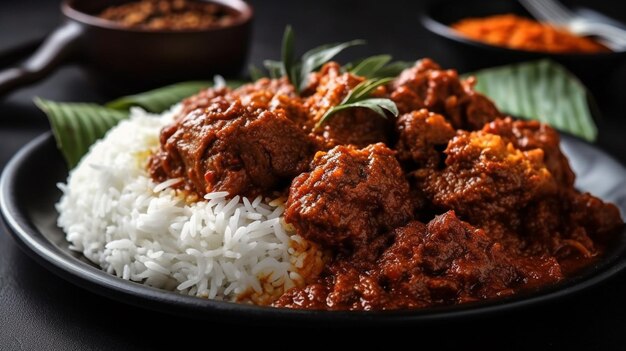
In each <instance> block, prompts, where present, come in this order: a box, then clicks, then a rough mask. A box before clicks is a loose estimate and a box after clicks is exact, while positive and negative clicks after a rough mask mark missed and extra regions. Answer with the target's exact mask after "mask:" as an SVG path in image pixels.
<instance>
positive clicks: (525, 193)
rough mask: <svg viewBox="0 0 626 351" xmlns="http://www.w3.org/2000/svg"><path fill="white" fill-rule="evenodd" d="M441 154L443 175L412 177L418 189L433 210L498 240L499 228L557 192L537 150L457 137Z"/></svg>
mask: <svg viewBox="0 0 626 351" xmlns="http://www.w3.org/2000/svg"><path fill="white" fill-rule="evenodd" d="M445 154H446V156H447V157H446V160H445V168H444V169H443V170H441V171H439V170H437V169H421V170H418V171H416V172H415V173H414V175H415V177H416V178H417V180H418V187H421V188H422V189H423V192H424V193H425V194H426V195H427V197H428V198H429V199H430V200H431V201H432V202H433V204H434V205H435V206H437V207H439V208H441V209H453V210H455V211H456V212H457V214H459V215H460V216H461V218H463V219H465V220H467V221H469V222H470V223H472V224H474V225H478V226H480V227H481V228H489V230H488V231H489V233H490V234H491V235H492V236H493V237H494V238H496V239H501V238H502V236H503V234H502V231H501V230H500V229H499V227H500V223H502V222H504V223H518V222H519V221H520V218H519V216H518V209H519V208H524V207H526V206H528V205H529V204H530V203H532V202H533V201H536V200H537V199H540V198H543V197H545V196H546V195H548V194H556V193H557V190H558V188H557V184H556V182H555V180H554V178H553V177H552V175H551V174H550V172H549V171H548V169H546V167H545V165H544V163H543V151H542V150H540V149H535V150H530V151H520V150H518V149H515V148H514V147H513V145H512V144H511V143H506V142H505V141H504V140H503V139H502V138H501V137H500V136H498V135H495V134H489V133H484V132H471V133H470V132H460V133H459V134H458V135H457V136H456V137H454V138H453V139H452V140H451V141H450V143H449V144H448V147H447V148H446V150H445Z"/></svg>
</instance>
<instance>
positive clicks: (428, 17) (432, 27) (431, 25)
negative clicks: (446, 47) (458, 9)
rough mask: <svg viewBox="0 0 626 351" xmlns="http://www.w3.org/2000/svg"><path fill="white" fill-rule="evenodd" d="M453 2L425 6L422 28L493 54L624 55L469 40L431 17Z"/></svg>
mask: <svg viewBox="0 0 626 351" xmlns="http://www.w3.org/2000/svg"><path fill="white" fill-rule="evenodd" d="M454 2H455V0H448V1H436V2H431V3H430V4H429V5H428V6H426V8H425V10H424V11H423V12H422V13H421V14H420V16H419V17H420V22H421V23H422V26H424V28H426V29H427V30H429V31H430V32H432V33H434V34H436V35H439V36H441V37H444V38H446V39H449V40H452V41H455V42H458V43H462V44H465V45H469V46H473V47H478V48H481V49H486V50H491V51H493V52H500V53H509V54H512V53H513V54H526V55H535V56H544V57H545V56H548V57H552V58H556V59H559V58H570V59H571V58H580V59H597V58H605V57H615V56H616V55H626V49H624V50H622V51H609V52H599V53H571V54H566V53H553V52H548V51H531V50H520V49H514V48H510V47H506V46H498V45H491V44H488V43H485V42H482V41H479V40H475V39H472V38H469V37H467V36H465V35H462V34H460V33H459V32H457V31H455V30H454V29H452V27H450V25H448V24H446V23H443V22H441V21H439V20H437V19H435V17H433V15H432V12H433V8H435V7H441V6H445V5H450V4H453V3H454ZM467 17H468V18H469V17H476V16H467Z"/></svg>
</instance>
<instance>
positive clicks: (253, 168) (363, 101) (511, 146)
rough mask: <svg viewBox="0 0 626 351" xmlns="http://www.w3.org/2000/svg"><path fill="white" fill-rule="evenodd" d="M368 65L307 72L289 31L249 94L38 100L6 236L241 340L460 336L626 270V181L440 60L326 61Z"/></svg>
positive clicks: (82, 274)
mask: <svg viewBox="0 0 626 351" xmlns="http://www.w3.org/2000/svg"><path fill="white" fill-rule="evenodd" d="M357 44H360V42H359V41H352V42H347V43H339V44H334V45H326V46H323V47H320V48H317V49H313V50H310V51H308V52H307V53H305V54H304V55H303V56H302V58H301V59H295V56H294V54H293V34H292V32H291V31H290V30H287V31H286V35H285V38H284V39H283V57H282V61H281V62H274V61H268V62H267V68H268V71H269V72H268V75H269V77H258V78H256V79H254V80H253V81H252V82H250V83H246V84H243V85H240V86H238V87H232V86H228V85H227V84H225V82H224V81H222V80H219V79H218V80H217V82H216V84H215V86H213V87H210V88H203V89H201V90H200V89H199V88H198V87H197V85H191V86H193V87H194V91H193V92H192V93H189V94H187V90H186V89H187V88H189V87H190V85H179V86H177V87H175V89H173V90H172V88H164V89H162V90H159V91H157V92H156V93H154V92H153V93H152V94H150V96H146V95H137V96H131V97H127V98H124V99H121V100H117V101H114V102H112V103H110V104H108V105H107V106H97V105H89V104H57V103H52V102H49V101H44V100H40V101H38V104H39V105H40V107H42V109H43V110H44V111H45V112H46V113H47V114H48V115H49V117H50V120H51V123H52V127H53V133H47V134H44V135H42V136H41V137H39V138H37V139H36V140H34V141H32V142H31V143H30V144H28V145H27V146H26V147H25V148H24V149H22V150H21V151H20V152H19V153H18V154H17V155H16V156H15V157H14V158H13V159H12V160H11V162H10V163H9V165H8V166H7V167H6V169H5V171H4V173H3V175H2V179H1V181H0V207H1V209H2V216H3V218H4V220H5V222H6V224H7V226H8V228H9V230H10V232H11V233H13V235H14V237H15V238H16V240H17V241H18V242H19V243H20V244H21V246H22V247H23V248H24V249H25V251H26V252H28V253H29V254H30V255H31V256H33V257H34V258H35V259H36V260H38V261H39V262H40V263H42V264H43V265H44V266H45V267H47V268H48V269H50V270H52V271H54V272H55V273H57V274H59V275H61V276H62V277H64V278H66V279H68V280H70V281H72V282H74V283H76V284H78V285H80V286H82V287H84V288H87V289H89V290H91V291H93V292H95V293H98V294H101V295H104V296H107V297H110V298H113V299H117V300H120V301H123V302H125V303H130V304H134V305H138V306H142V307H145V308H152V309H156V310H159V311H165V312H169V313H175V314H181V315H187V316H193V317H197V318H206V319H231V320H240V321H241V320H243V319H242V318H245V319H246V320H248V321H250V320H257V321H258V320H269V319H273V320H282V321H291V320H300V321H309V322H313V323H315V322H332V323H347V322H348V323H358V322H360V323H387V322H418V321H423V322H425V321H431V320H437V319H444V318H453V317H459V318H460V317H465V316H473V315H478V314H483V313H489V312H495V311H505V310H509V309H514V308H519V307H522V306H528V305H530V304H537V303H541V302H545V301H551V300H554V299H557V298H560V297H562V296H565V295H567V294H571V293H574V292H576V291H580V290H582V289H584V288H587V287H589V286H592V285H594V284H597V283H598V282H600V281H603V280H605V279H607V278H609V277H611V276H612V275H614V274H615V273H617V272H619V271H620V270H622V269H623V268H624V265H625V264H626V261H625V260H624V253H625V251H626V236H625V235H624V234H625V232H624V226H623V220H622V214H623V213H626V187H625V186H624V185H625V184H624V183H625V179H626V170H625V169H624V167H623V166H622V165H620V164H619V163H618V162H616V161H614V160H613V159H612V158H611V157H610V156H608V155H607V154H605V153H604V152H602V151H601V150H599V149H597V148H596V147H594V146H593V145H592V144H589V143H587V142H586V141H583V140H581V139H578V138H576V137H573V136H569V135H567V134H560V133H558V132H557V131H556V130H555V129H553V128H551V127H549V126H548V125H546V124H543V123H540V122H538V121H529V120H521V119H514V118H511V117H509V116H507V115H506V114H505V113H503V112H501V111H500V110H499V109H498V108H497V107H496V105H495V104H494V103H493V102H492V101H491V100H490V99H489V98H487V97H486V96H484V95H482V94H481V93H479V92H478V91H476V89H475V88H474V85H475V79H474V78H472V77H468V78H464V77H460V76H459V75H458V74H457V73H456V71H454V70H447V69H443V68H441V67H440V66H439V65H438V64H437V63H435V62H434V61H432V60H429V59H421V60H418V61H417V62H415V63H412V64H410V65H404V64H399V63H392V64H389V58H388V57H387V56H385V55H379V56H375V57H372V58H368V59H365V60H362V61H360V62H356V63H353V64H348V65H343V66H341V65H339V64H338V63H337V62H333V61H330V60H331V59H332V57H333V56H335V55H336V54H337V53H339V52H340V51H341V50H343V49H345V48H347V47H350V46H352V45H357ZM194 84H196V83H194ZM198 90H200V91H199V92H198ZM181 92H183V93H181ZM179 95H182V96H179ZM189 95H191V96H189ZM172 96H174V101H171V100H172V99H173V98H172ZM188 96H189V97H188ZM183 98H184V99H183ZM181 99H182V101H181V102H179V101H178V100H181ZM172 104H173V106H171V107H170V105H172ZM156 105H158V106H160V107H161V108H156V107H155V106H156ZM138 106H140V107H142V108H140V107H138ZM163 106H165V107H164V108H163ZM128 107H130V109H128ZM155 111H158V112H159V113H156V112H155ZM55 144H56V145H55ZM68 166H69V167H68ZM592 194H593V195H592Z"/></svg>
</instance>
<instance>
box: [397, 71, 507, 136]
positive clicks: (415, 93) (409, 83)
mask: <svg viewBox="0 0 626 351" xmlns="http://www.w3.org/2000/svg"><path fill="white" fill-rule="evenodd" d="M474 84H475V81H474V79H460V78H459V76H458V74H457V73H456V71H454V70H442V69H441V67H439V65H438V64H436V63H435V62H433V61H432V60H430V59H423V60H420V61H418V62H417V64H416V65H415V66H414V67H411V68H408V69H406V70H404V71H403V72H402V73H401V74H400V76H398V78H396V80H395V81H394V82H393V86H392V87H393V90H392V92H391V99H392V100H393V101H395V102H396V104H397V106H398V109H399V111H400V113H409V112H411V111H416V110H419V109H422V108H426V109H428V110H429V111H431V112H435V113H439V114H441V115H443V116H444V117H446V119H447V120H448V121H449V122H450V123H451V124H452V126H453V127H454V128H460V129H465V130H478V129H480V128H482V127H483V125H484V124H485V123H487V122H489V121H492V120H494V119H495V118H498V117H500V116H501V114H500V112H499V111H498V109H497V108H496V107H495V105H494V104H493V103H492V102H491V101H490V100H489V99H487V98H486V97H485V96H483V95H481V94H479V93H477V92H476V91H475V90H474Z"/></svg>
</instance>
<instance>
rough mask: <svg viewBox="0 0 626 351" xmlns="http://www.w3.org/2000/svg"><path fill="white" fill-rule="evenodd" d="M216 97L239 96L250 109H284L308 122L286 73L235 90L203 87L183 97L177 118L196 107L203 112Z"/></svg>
mask: <svg viewBox="0 0 626 351" xmlns="http://www.w3.org/2000/svg"><path fill="white" fill-rule="evenodd" d="M216 97H224V98H225V99H226V100H228V101H230V102H235V101H236V100H240V101H241V104H242V105H244V106H246V107H247V108H251V109H255V108H258V109H264V110H269V111H272V112H276V111H277V110H283V112H284V114H285V116H286V117H287V118H289V119H290V120H292V121H293V122H294V123H296V124H297V125H298V126H300V127H302V128H304V126H305V125H306V124H307V123H308V119H309V118H308V113H307V110H306V109H305V107H304V105H303V104H302V101H301V99H300V98H299V97H298V95H297V94H296V91H295V88H294V87H293V85H291V83H289V81H288V80H287V79H286V78H284V77H283V78H280V79H268V78H261V79H259V80H257V81H256V82H254V83H250V84H244V85H242V86H241V87H239V88H237V89H235V90H231V89H229V88H227V87H222V88H217V89H214V88H209V89H204V90H202V91H200V92H199V93H198V94H196V95H193V96H191V97H189V98H187V99H185V100H183V102H182V109H181V111H180V112H179V113H178V118H182V117H185V116H187V115H188V114H189V113H191V112H192V111H196V110H199V111H200V112H203V111H204V110H205V109H206V108H207V107H209V106H210V105H211V103H212V100H213V99H214V98H216Z"/></svg>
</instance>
